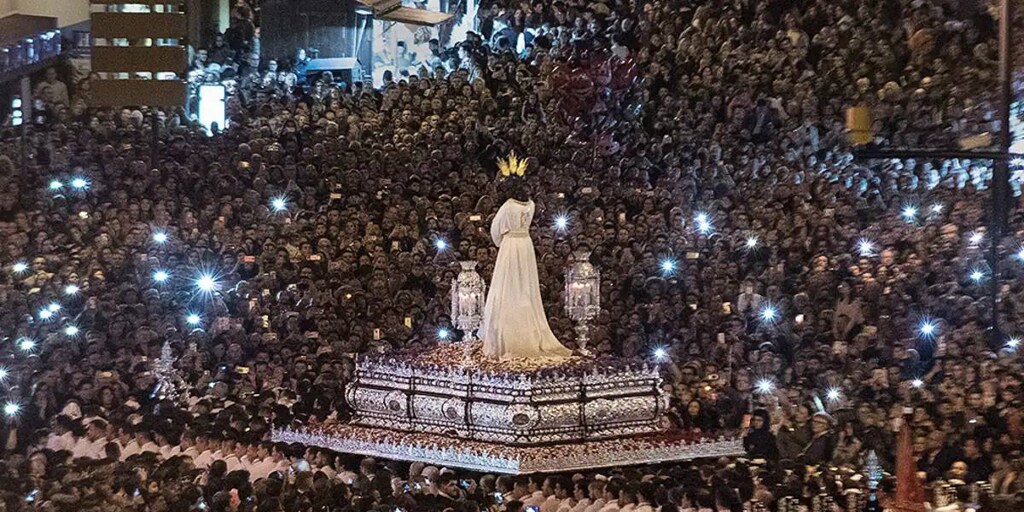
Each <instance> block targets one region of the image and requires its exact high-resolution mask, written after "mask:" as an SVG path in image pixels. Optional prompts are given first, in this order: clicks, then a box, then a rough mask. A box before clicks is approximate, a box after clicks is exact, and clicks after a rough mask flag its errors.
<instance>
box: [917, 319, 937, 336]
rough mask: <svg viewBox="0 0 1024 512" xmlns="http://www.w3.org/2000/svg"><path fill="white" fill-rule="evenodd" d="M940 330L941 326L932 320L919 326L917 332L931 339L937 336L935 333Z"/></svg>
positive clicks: (925, 321)
mask: <svg viewBox="0 0 1024 512" xmlns="http://www.w3.org/2000/svg"><path fill="white" fill-rule="evenodd" d="M938 330H939V326H938V325H936V324H935V322H933V321H932V320H924V321H922V322H921V325H920V326H918V328H917V331H918V332H919V333H921V336H923V337H925V338H930V337H932V336H934V335H935V332H936V331H938Z"/></svg>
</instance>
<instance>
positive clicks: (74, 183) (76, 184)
mask: <svg viewBox="0 0 1024 512" xmlns="http://www.w3.org/2000/svg"><path fill="white" fill-rule="evenodd" d="M71 187H72V188H74V189H75V190H85V189H87V188H89V180H87V179H85V178H75V179H73V180H71Z"/></svg>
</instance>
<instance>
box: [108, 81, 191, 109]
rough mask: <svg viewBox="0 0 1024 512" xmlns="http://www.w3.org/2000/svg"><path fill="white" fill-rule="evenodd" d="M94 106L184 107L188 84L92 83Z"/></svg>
mask: <svg viewBox="0 0 1024 512" xmlns="http://www.w3.org/2000/svg"><path fill="white" fill-rule="evenodd" d="M90 85H91V86H92V100H91V101H90V106H93V107H141V106H147V107H182V106H184V105H185V96H186V93H187V89H188V84H187V83H186V82H184V81H182V80H92V81H91V82H90Z"/></svg>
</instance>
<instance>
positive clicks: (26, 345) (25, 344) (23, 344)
mask: <svg viewBox="0 0 1024 512" xmlns="http://www.w3.org/2000/svg"><path fill="white" fill-rule="evenodd" d="M18 348H19V349H21V350H22V351H23V352H31V351H32V349H34V348H36V342H34V341H32V340H30V339H28V338H22V339H21V341H19V342H18Z"/></svg>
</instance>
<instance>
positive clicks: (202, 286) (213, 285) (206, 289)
mask: <svg viewBox="0 0 1024 512" xmlns="http://www.w3.org/2000/svg"><path fill="white" fill-rule="evenodd" d="M196 287H197V288H199V291H201V292H203V293H213V292H215V291H217V288H219V287H220V283H218V282H217V280H216V279H214V278H213V276H212V275H210V274H200V275H199V277H198V278H196Z"/></svg>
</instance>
